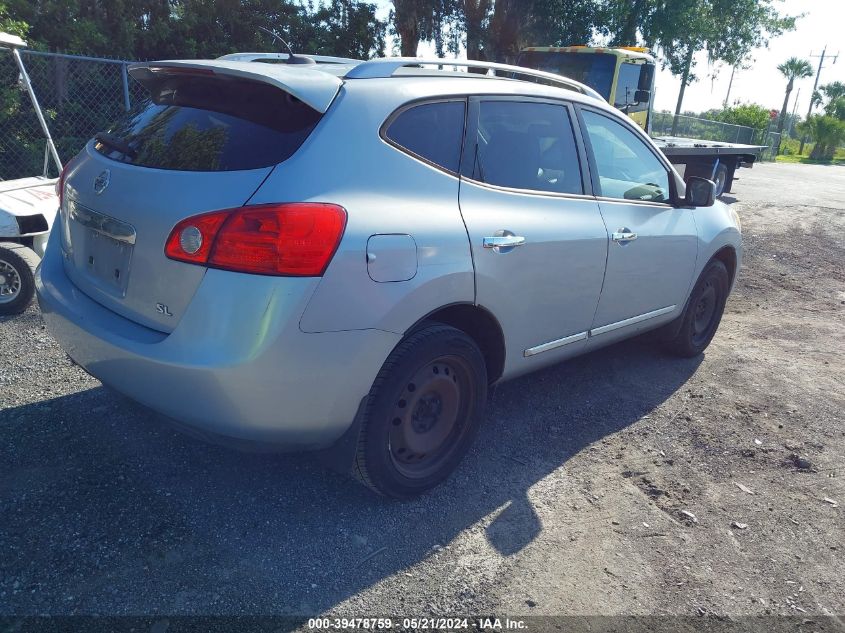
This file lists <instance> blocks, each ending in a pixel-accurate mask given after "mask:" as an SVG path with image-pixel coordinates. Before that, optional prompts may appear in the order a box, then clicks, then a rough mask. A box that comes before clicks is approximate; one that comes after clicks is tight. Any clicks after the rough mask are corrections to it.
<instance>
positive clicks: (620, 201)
mask: <svg viewBox="0 0 845 633" xmlns="http://www.w3.org/2000/svg"><path fill="white" fill-rule="evenodd" d="M594 200H598V201H599V202H608V203H612V204H638V205H641V206H645V207H656V208H658V209H674V208H675V205H673V204H671V203H669V202H654V201H650V200H628V199H627V198H610V197H608V196H596V197H595V198H594Z"/></svg>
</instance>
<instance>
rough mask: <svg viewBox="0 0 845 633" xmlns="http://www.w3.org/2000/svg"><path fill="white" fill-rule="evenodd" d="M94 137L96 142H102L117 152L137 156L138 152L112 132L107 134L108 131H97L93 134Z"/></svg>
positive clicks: (131, 156) (132, 156)
mask: <svg viewBox="0 0 845 633" xmlns="http://www.w3.org/2000/svg"><path fill="white" fill-rule="evenodd" d="M94 139H95V140H96V141H97V142H99V143H102V144H103V145H105V146H106V147H110V148H111V149H116V150H117V151H118V152H120V153H121V154H123V155H124V156H128V157H129V158H135V157H136V156H138V152H137V151H135V150H134V149H133V148H132V147H131V146H130V145H129V143H127V142H126V141H124V140H123V139H121V138H118V137H117V136H115V135H114V134H109V133H108V132H97V133H96V134H95V135H94Z"/></svg>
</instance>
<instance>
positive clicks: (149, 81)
mask: <svg viewBox="0 0 845 633" xmlns="http://www.w3.org/2000/svg"><path fill="white" fill-rule="evenodd" d="M168 73H174V74H197V75H220V76H224V77H237V78H239V79H248V80H250V81H257V82H261V83H266V84H270V85H271V86H275V87H276V88H278V89H279V90H283V91H285V92H287V93H288V94H290V95H293V96H294V97H296V98H297V99H299V100H300V101H302V102H303V103H305V104H307V105H309V106H311V107H312V108H314V109H315V110H317V111H318V112H320V113H321V114H324V113H325V112H326V110H328V109H329V106H330V105H331V103H332V101H333V100H334V98H335V96H336V95H337V93H338V90H340V86H341V84H342V82H341V80H340V79H339V78H338V77H336V76H334V75H330V74H329V73H325V72H321V71H320V70H319V69H318V68H315V67H314V66H304V67H303V66H290V65H287V64H284V65H282V64H256V63H253V62H247V61H228V60H200V61H194V60H192V61H181V60H167V61H160V62H144V63H140V64H132V65H131V66H129V74H130V75H132V77H133V78H134V79H136V80H138V81H139V82H140V83H141V84H142V85H143V86H145V87H151V86H152V85H153V84H154V83H155V81H156V77H157V76H161V75H166V74H168Z"/></svg>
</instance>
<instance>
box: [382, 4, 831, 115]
mask: <svg viewBox="0 0 845 633" xmlns="http://www.w3.org/2000/svg"><path fill="white" fill-rule="evenodd" d="M376 3H377V4H378V5H379V7H380V15H379V17H382V18H387V16H388V14H389V11H390V6H391V2H390V0H376ZM775 5H776V6H777V7H778V10H779V11H780V12H781V13H782V14H784V15H799V14H802V13H803V14H804V17H802V18H800V19H799V20H798V22H797V25H796V28H795V30H794V31H791V32H788V33H785V34H784V35H781V36H779V37H776V38H774V39H772V40H771V41H770V42H769V47H768V48H762V49H757V50H755V51H754V52H753V53H752V54H751V58H750V59H749V60H748V63H747V65H748V66H749V68H748V69H737V71H736V73H735V75H734V80H733V85H732V86H731V93H730V104H733V103H734V102H735V101H737V100H738V101H739V102H740V103H759V104H760V105H762V106H764V107H767V108H771V109H776V110H780V108H781V106H782V105H783V96H784V92H785V90H786V80H785V79H784V78H783V76H782V75H781V74H780V72H779V71H778V69H777V66H778V64H780V63H781V62H783V61H785V60H786V59H788V58H789V57H799V58H803V59H807V60H808V61H810V63H811V64H812V65H813V69H814V70H816V69H818V64H819V58H818V57H810V55H811V54H812V55H820V54H821V52H822V49H823V48H824V47H825V45H826V46H827V55H828V56H830V57H825V61H824V68H823V69H822V73H821V79H820V80H819V85H824V84H826V83H829V82H831V81H837V80H838V81H845V36H843V25H845V0H779V1H776V2H775ZM573 43H577V42H573ZM535 44H536V45H537V46H542V45H543V42H536V43H535ZM391 49H392V41H391V40H390V39H389V38H388V46H387V51H388V54H390V52H391ZM840 49H841V50H840ZM837 53H839V54H840V56H839V59H838V60H837V61H836V63H833V56H835V55H836V54H837ZM419 54H420V56H425V57H434V49H433V47H432V46H430V45H427V44H425V43H423V44H422V45H420V48H419ZM461 57H464V58H465V57H466V55H461ZM696 62H697V66H696V74H697V75H698V77H699V80H698V81H696V82H695V83H693V84H691V85H690V86H688V87H687V91H686V95H685V96H684V105H683V109H684V110H692V111H695V112H703V111H705V110H709V109H711V108H719V107H721V106H722V104H723V103H724V101H725V97H726V95H727V92H728V84H729V83H730V77H731V68H730V67H729V66H725V65H723V64H719V65H716V66H712V65H709V64H708V62H707V55H706V53H700V54H699V55H698V57H697V58H696ZM814 78H815V75H814V77H812V78H810V79H802V80H800V81H796V83H795V90H793V92H792V96H791V97H790V101H789V110H790V112H791V111H792V109H793V107H794V104H795V100H796V97H797V99H798V109H797V112H798V113H799V114H801V116H804V115H806V114H807V108H808V107H809V105H810V94H811V93H812V90H813V80H814ZM655 86H656V94H655V109H657V110H671V111H674V110H675V103H676V101H677V99H678V90H679V89H680V86H681V81H680V79H678V78H676V77H674V76H673V75H672V74H671V73H670V72H669V71H668V70H660V71H658V73H657V77H656V79H655ZM799 89H800V94H799V93H798V90H799Z"/></svg>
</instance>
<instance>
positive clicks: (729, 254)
mask: <svg viewBox="0 0 845 633" xmlns="http://www.w3.org/2000/svg"><path fill="white" fill-rule="evenodd" d="M714 259H718V260H719V261H720V262H722V263H723V264H724V265H725V268H727V269H728V279H729V281H730V283H729V286H728V287H730V288H732V287H733V283H734V278H735V277H736V265H737V256H736V249H735V248H734V247H733V246H723V247H722V248H720V249H719V250H718V251H716V252H715V253H714V254H713V257H711V258H710V261H712V260H714Z"/></svg>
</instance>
